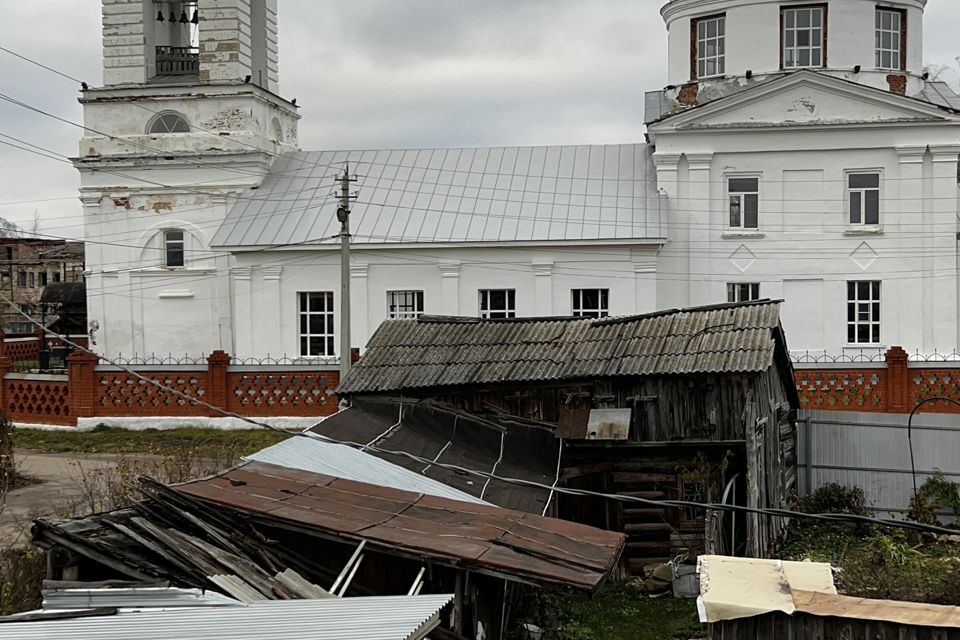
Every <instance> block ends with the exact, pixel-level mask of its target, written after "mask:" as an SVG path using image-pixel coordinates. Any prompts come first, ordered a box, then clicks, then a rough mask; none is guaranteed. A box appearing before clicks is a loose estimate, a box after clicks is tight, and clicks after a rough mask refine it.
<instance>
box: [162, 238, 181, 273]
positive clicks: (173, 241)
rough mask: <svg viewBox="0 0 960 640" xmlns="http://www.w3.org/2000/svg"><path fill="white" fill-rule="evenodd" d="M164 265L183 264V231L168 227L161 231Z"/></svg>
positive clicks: (176, 265) (174, 265) (179, 265)
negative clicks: (166, 229)
mask: <svg viewBox="0 0 960 640" xmlns="http://www.w3.org/2000/svg"><path fill="white" fill-rule="evenodd" d="M163 251H164V265H165V266H167V267H182V266H183V257H184V256H183V254H184V243H183V231H180V230H179V229H169V230H168V231H164V232H163Z"/></svg>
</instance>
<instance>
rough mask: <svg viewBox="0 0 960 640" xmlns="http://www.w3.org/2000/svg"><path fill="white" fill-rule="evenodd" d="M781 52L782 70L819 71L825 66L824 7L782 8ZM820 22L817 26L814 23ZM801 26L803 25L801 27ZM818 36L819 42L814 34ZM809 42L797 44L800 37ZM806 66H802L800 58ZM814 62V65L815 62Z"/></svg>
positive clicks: (825, 19) (825, 10)
mask: <svg viewBox="0 0 960 640" xmlns="http://www.w3.org/2000/svg"><path fill="white" fill-rule="evenodd" d="M780 20H781V22H782V27H781V30H780V38H781V42H780V51H781V55H782V56H783V60H782V64H783V68H784V69H818V68H821V67H825V66H827V29H826V27H827V8H826V7H824V6H800V7H781V8H780ZM817 21H819V25H815V24H814V23H815V22H817ZM800 22H806V23H807V24H806V25H803V26H801V25H800ZM817 31H819V32H820V38H819V40H816V39H815V37H814V36H815V32H817ZM804 35H805V36H806V38H807V39H808V41H807V43H806V44H800V40H801V39H803V36H804ZM803 53H806V54H807V64H802V63H801V61H800V58H801V57H802V54H803ZM815 59H816V62H814V60H815Z"/></svg>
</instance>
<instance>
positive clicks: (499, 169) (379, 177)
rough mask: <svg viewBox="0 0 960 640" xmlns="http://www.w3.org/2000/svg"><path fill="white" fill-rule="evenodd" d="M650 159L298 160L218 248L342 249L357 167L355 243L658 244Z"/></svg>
mask: <svg viewBox="0 0 960 640" xmlns="http://www.w3.org/2000/svg"><path fill="white" fill-rule="evenodd" d="M651 154H652V149H651V148H650V147H649V145H646V144H620V145H592V146H588V145H581V146H553V147H499V148H461V149H393V150H390V149H384V150H373V151H320V152H296V153H288V154H284V155H282V156H280V157H279V158H277V160H276V162H275V163H274V165H273V167H272V168H271V170H270V172H269V174H268V175H267V177H266V178H265V180H264V181H263V184H262V185H260V186H259V187H258V188H257V189H255V190H250V191H248V192H245V193H244V194H243V196H242V197H241V198H240V199H239V201H238V202H237V204H236V205H235V206H234V207H233V209H232V210H231V211H230V213H229V214H228V216H227V218H226V220H225V221H224V222H223V224H222V225H221V227H220V229H219V230H218V231H217V233H216V234H215V236H214V238H213V241H212V243H211V244H212V246H214V247H225V248H237V249H243V248H263V247H278V246H287V245H307V246H310V245H333V244H334V243H335V242H336V239H335V238H334V236H336V235H337V234H339V233H340V223H339V222H338V221H337V216H336V211H337V206H338V199H337V195H336V192H337V190H338V183H337V178H338V176H339V175H341V174H342V173H343V171H344V168H345V167H346V166H347V165H348V164H349V167H350V171H351V172H352V173H356V174H357V176H358V180H357V182H356V183H354V184H353V188H354V189H355V190H356V191H358V192H359V195H358V198H357V200H356V202H355V203H354V204H353V206H352V213H351V216H350V226H351V233H352V235H353V243H354V244H366V245H370V244H407V243H451V242H453V243H456V242H460V243H474V242H477V243H480V242H482V243H508V242H538V241H582V240H604V239H619V240H636V239H648V238H657V239H659V238H661V237H662V236H663V235H664V229H663V227H662V223H663V217H664V215H665V209H663V203H662V198H663V196H661V195H660V194H659V193H658V191H657V186H656V169H655V168H654V166H653V161H652V159H651Z"/></svg>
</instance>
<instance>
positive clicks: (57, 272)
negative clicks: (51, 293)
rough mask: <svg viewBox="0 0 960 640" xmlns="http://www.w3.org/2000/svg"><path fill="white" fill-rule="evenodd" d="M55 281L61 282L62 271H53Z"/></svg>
mask: <svg viewBox="0 0 960 640" xmlns="http://www.w3.org/2000/svg"><path fill="white" fill-rule="evenodd" d="M53 281H54V282H60V272H59V271H54V272H53Z"/></svg>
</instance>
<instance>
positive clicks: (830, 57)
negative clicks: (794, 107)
mask: <svg viewBox="0 0 960 640" xmlns="http://www.w3.org/2000/svg"><path fill="white" fill-rule="evenodd" d="M790 4H800V5H802V4H804V3H802V2H801V3H789V2H780V1H779V0H674V1H673V2H670V3H668V4H667V5H665V6H664V8H663V10H662V13H663V15H664V19H665V21H666V25H667V30H668V33H669V37H668V51H669V55H668V75H669V84H671V85H681V84H684V83H687V82H689V81H690V79H691V78H690V21H691V19H692V18H697V17H700V16H708V15H713V14H718V13H725V14H726V34H727V35H726V43H725V44H726V74H725V77H726V78H732V77H738V76H743V75H744V73H745V72H746V70H748V69H749V70H751V71H752V72H753V74H754V76H755V77H757V78H760V77H762V76H764V75H766V74H772V73H781V70H780V9H781V7H782V6H789V5H790ZM827 4H828V8H827V15H828V19H827V23H828V30H827V31H828V32H827V65H828V72H829V73H831V75H837V76H839V77H843V78H845V79H848V80H852V81H854V82H860V83H863V84H868V85H870V86H875V87H878V88H882V89H887V88H888V86H889V85H888V83H887V79H886V77H887V75H888V74H889V73H891V72H890V71H887V70H876V69H875V62H876V59H875V55H874V12H875V10H876V7H877V3H876V2H875V1H873V0H828V2H827ZM882 4H883V6H890V7H899V8H904V9H906V10H907V30H908V33H907V73H908V76H909V79H908V94H910V95H913V94H915V93H917V92H919V91H920V90H921V89H922V80H921V79H920V75H921V74H922V73H923V6H924V5H925V4H926V3H925V2H923V0H902V1H892V2H884V3H882ZM856 65H860V66H861V72H860V73H859V74H854V73H852V72H851V70H852V69H853V67H854V66H856ZM894 73H896V72H894ZM722 82H724V81H723V80H722V79H720V80H717V81H715V83H722ZM705 84H706V85H710V84H711V83H710V82H707V83H705Z"/></svg>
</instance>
